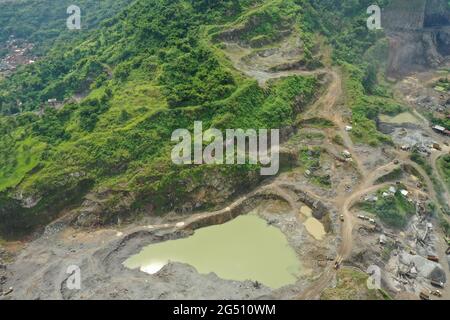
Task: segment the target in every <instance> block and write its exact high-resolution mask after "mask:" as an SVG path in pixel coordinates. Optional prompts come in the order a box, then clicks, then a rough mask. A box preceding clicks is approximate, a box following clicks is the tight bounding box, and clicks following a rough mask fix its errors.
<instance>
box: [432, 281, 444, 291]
mask: <svg viewBox="0 0 450 320" xmlns="http://www.w3.org/2000/svg"><path fill="white" fill-rule="evenodd" d="M431 285H432V286H433V287H437V288H441V289H444V283H443V282H442V281H438V280H431Z"/></svg>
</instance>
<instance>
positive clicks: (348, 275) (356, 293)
mask: <svg viewBox="0 0 450 320" xmlns="http://www.w3.org/2000/svg"><path fill="white" fill-rule="evenodd" d="M368 278H369V276H368V275H367V274H365V273H362V272H360V271H356V270H355V269H350V268H344V269H341V270H339V272H338V279H337V285H336V287H335V288H329V289H325V291H324V292H323V293H322V295H321V300H389V299H390V298H389V296H388V295H387V294H386V293H384V292H382V291H381V290H374V289H370V290H369V289H368V288H367V279H368Z"/></svg>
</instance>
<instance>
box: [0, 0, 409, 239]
mask: <svg viewBox="0 0 450 320" xmlns="http://www.w3.org/2000/svg"><path fill="white" fill-rule="evenodd" d="M36 1H37V0H36ZM36 1H34V2H36ZM34 2H33V1H30V2H27V3H25V2H17V3H16V4H14V5H8V6H7V9H6V10H4V11H2V12H1V13H0V19H1V20H0V21H2V25H3V24H4V25H5V26H7V27H6V28H2V33H1V36H0V37H2V38H0V41H1V39H3V40H4V39H6V38H7V37H9V35H11V34H14V35H16V36H17V37H23V38H25V39H27V40H29V41H33V42H36V43H38V44H39V46H38V48H40V49H39V50H40V52H41V53H42V54H45V55H44V56H43V57H42V58H41V59H40V60H39V61H38V62H37V63H35V64H33V65H30V66H27V67H23V68H19V70H18V71H17V72H16V73H15V74H14V75H12V76H11V77H9V78H7V79H5V80H3V81H0V113H1V114H3V116H0V124H1V125H0V218H1V220H0V233H3V234H5V233H7V232H8V231H10V230H24V231H29V230H31V229H32V228H33V227H35V226H36V225H39V224H42V223H46V222H48V221H49V220H51V219H52V217H54V216H55V215H56V214H58V212H59V211H60V210H61V209H62V208H67V207H68V206H70V205H72V204H75V207H79V206H80V204H81V203H82V201H83V199H84V197H85V196H86V195H87V194H89V193H91V198H92V197H94V198H95V197H97V198H100V199H101V201H98V202H99V203H101V205H99V206H100V207H99V208H97V211H96V212H94V214H93V216H94V218H93V220H92V221H89V223H90V224H97V223H98V224H102V223H110V222H115V221H116V220H117V217H127V216H128V215H130V214H131V213H134V214H139V213H140V212H144V211H145V212H150V211H154V212H155V213H158V212H165V211H167V210H171V209H179V208H180V207H181V206H183V207H185V206H188V207H189V208H191V209H192V208H196V209H198V208H202V207H208V206H210V205H214V204H216V203H217V200H215V199H213V197H212V196H211V195H212V194H213V193H214V190H217V188H219V187H218V186H219V185H222V184H223V185H225V186H224V187H222V188H226V189H229V190H231V191H230V193H231V194H235V193H238V192H239V190H243V189H246V188H248V187H250V186H251V185H253V184H255V183H256V182H258V181H259V177H258V175H256V174H255V172H256V170H257V168H256V167H255V166H227V167H218V166H194V165H193V166H183V167H179V166H175V165H173V164H172V162H171V161H170V149H171V146H172V144H171V143H170V137H171V133H172V132H173V131H174V130H175V129H178V128H188V129H191V130H192V127H193V123H194V121H197V120H201V121H203V123H204V129H207V128H208V127H215V128H219V129H225V128H243V129H247V128H280V127H284V126H288V125H292V124H293V123H294V121H295V116H296V114H295V112H296V110H298V107H299V106H298V104H300V105H303V106H304V105H306V104H308V103H309V102H311V100H312V99H313V98H314V96H315V94H316V93H317V92H318V91H319V90H318V89H319V85H318V81H317V79H316V78H315V77H300V76H292V77H288V78H284V79H282V80H278V81H273V82H271V83H270V85H269V87H268V88H266V89H262V88H260V87H259V86H258V85H257V83H256V81H254V80H252V79H249V78H246V77H244V76H243V75H242V74H241V73H239V72H237V71H236V70H235V69H234V68H232V67H231V64H230V62H229V61H228V60H227V59H226V58H225V55H224V54H223V52H222V51H221V44H220V36H221V34H222V33H223V32H224V31H226V29H227V28H231V27H235V26H236V25H242V26H250V27H249V28H244V32H243V34H242V37H243V38H244V39H245V40H246V41H249V42H250V43H253V44H254V45H265V44H267V43H271V42H273V41H276V40H277V39H278V38H279V37H280V36H281V35H282V34H283V31H284V30H286V29H287V28H292V29H295V30H296V31H297V32H299V33H300V35H301V37H302V40H303V42H304V46H305V48H304V49H305V57H306V59H307V61H308V63H310V64H311V65H312V66H314V65H316V64H319V62H318V61H316V60H315V57H313V51H314V50H315V47H316V46H317V36H318V35H319V34H320V36H321V37H322V38H325V39H326V42H327V43H328V45H330V46H332V47H333V48H334V50H333V54H332V60H333V63H334V64H338V65H340V66H342V67H343V69H344V71H345V85H346V93H347V100H348V101H347V102H348V105H349V107H350V108H352V110H353V119H352V120H353V126H354V131H353V135H354V138H355V139H356V140H358V141H361V142H365V143H370V144H379V143H385V142H389V140H388V139H387V138H386V137H385V136H384V135H382V134H381V133H379V132H378V131H377V130H376V126H375V120H376V117H377V115H378V114H379V113H391V114H392V113H397V112H400V110H401V106H398V105H397V104H395V103H394V102H393V99H392V98H391V95H390V93H389V92H388V90H387V89H386V87H385V86H383V85H382V83H381V82H380V81H378V79H380V75H379V72H380V71H379V70H381V69H382V66H383V63H382V61H383V60H384V58H385V56H384V55H385V54H386V43H385V42H383V40H381V39H382V36H383V35H382V34H381V33H380V32H369V31H368V30H367V28H366V17H367V16H366V9H367V7H368V6H369V5H370V4H372V2H373V1H368V0H367V1H366V0H361V1H350V0H348V1H332V0H319V1H312V0H311V1H309V0H284V1H280V0H276V1H268V0H244V1H236V0H225V1H210V0H202V1H199V0H176V1H173V0H170V1H169V0H145V1H144V0H137V1H134V2H132V3H130V5H128V6H127V7H126V8H125V9H123V10H120V9H121V8H122V6H125V5H126V4H128V3H129V2H130V1H118V2H117V1H114V5H113V6H112V7H110V6H109V5H110V4H111V3H110V2H112V1H105V2H102V4H98V6H99V7H97V9H98V11H97V12H95V11H93V12H90V10H86V15H87V16H86V18H85V20H84V21H85V24H86V26H87V28H86V30H84V29H83V32H82V33H77V32H75V33H74V32H66V31H62V32H60V31H57V30H60V28H64V27H65V18H66V17H67V15H66V14H65V6H66V3H65V2H64V1H62V2H61V3H58V5H55V6H54V5H53V1H47V0H41V1H37V2H36V3H34ZM50 3H51V4H50ZM93 3H94V2H93V1H89V0H85V1H84V2H83V1H80V7H83V6H89V5H93ZM95 3H97V2H95ZM379 3H384V1H379ZM33 4H35V5H36V6H37V7H36V8H37V9H36V10H37V12H38V13H39V14H36V15H35V16H33V17H35V18H33V19H28V18H26V17H27V14H29V12H30V10H31V9H30V8H32V6H33ZM52 6H53V7H52ZM49 7H52V9H51V10H45V9H43V8H49ZM61 10H63V11H62V13H61V12H60V11H61ZM115 11H118V12H119V13H118V14H114V12H115ZM16 12H19V13H20V14H19V15H17V14H15V13H16ZM44 13H45V14H44ZM48 16H51V17H54V16H55V17H56V19H55V20H52V19H50V20H48V19H45V17H48ZM16 17H22V18H23V19H24V20H26V21H27V22H26V23H25V24H23V25H21V24H19V23H18V22H17V20H15V19H16ZM98 25H99V27H98V28H97V29H93V30H90V29H89V28H88V27H91V26H92V27H96V26H98ZM32 30H33V31H32ZM380 83H381V84H380ZM294 98H297V99H294ZM49 99H57V100H58V102H59V104H58V105H57V106H56V107H55V106H50V105H49V104H48V103H47V101H48V100H49ZM294 102H295V105H294ZM312 125H323V126H328V124H326V123H315V124H312ZM318 182H319V183H320V184H329V181H328V180H327V179H325V180H324V181H322V180H321V181H318ZM202 189H204V190H206V191H205V194H206V195H209V196H205V197H204V199H202V201H199V200H198V199H197V197H196V192H198V193H202ZM92 194H94V195H95V196H92ZM221 200H225V199H221ZM80 210H81V212H82V209H80Z"/></svg>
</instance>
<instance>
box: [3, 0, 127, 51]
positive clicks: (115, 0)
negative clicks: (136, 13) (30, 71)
mask: <svg viewBox="0 0 450 320" xmlns="http://www.w3.org/2000/svg"><path fill="white" fill-rule="evenodd" d="M132 1H133V0H102V1H97V0H78V1H76V5H77V6H78V7H80V9H81V18H82V19H81V22H82V24H81V27H82V30H81V31H76V32H75V34H74V32H73V31H69V30H68V29H67V27H66V20H67V18H68V17H69V15H68V14H67V8H68V7H69V6H70V5H73V4H74V2H73V1H69V0H58V1H48V0H15V1H7V3H0V26H1V28H0V49H1V43H3V42H4V41H5V40H7V39H9V37H10V36H15V37H16V38H18V39H23V40H26V41H28V42H32V43H34V44H36V48H35V53H36V54H44V53H45V52H46V51H47V50H49V49H50V48H51V47H52V46H53V45H54V42H55V41H56V40H58V42H59V43H63V42H65V41H71V42H72V41H73V40H74V36H76V37H79V38H80V39H82V38H83V37H85V36H87V35H88V33H87V32H85V31H88V30H91V29H94V28H96V27H98V25H99V24H100V23H101V22H102V21H104V20H106V19H109V18H111V17H113V16H114V15H115V14H117V13H118V12H119V11H120V10H122V9H123V8H124V7H126V6H127V5H128V4H129V3H131V2H132ZM0 51H1V50H0ZM0 56H1V53H0Z"/></svg>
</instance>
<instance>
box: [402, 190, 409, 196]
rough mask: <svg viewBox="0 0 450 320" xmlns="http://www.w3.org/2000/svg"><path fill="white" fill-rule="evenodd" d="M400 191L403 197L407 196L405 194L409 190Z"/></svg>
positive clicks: (407, 193)
mask: <svg viewBox="0 0 450 320" xmlns="http://www.w3.org/2000/svg"><path fill="white" fill-rule="evenodd" d="M400 193H401V194H402V195H403V196H404V197H407V196H408V195H409V191H407V190H402V191H400Z"/></svg>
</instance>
